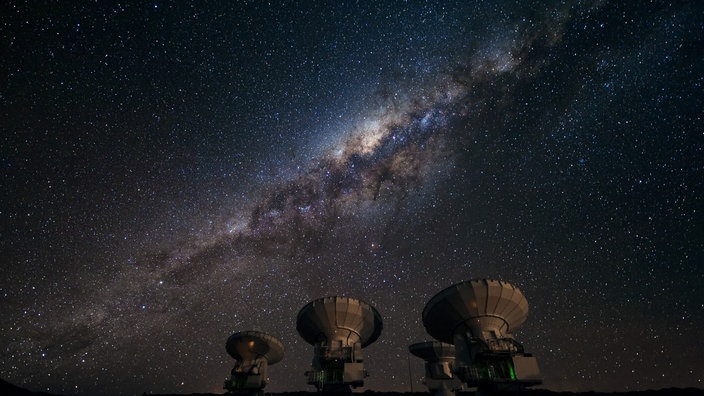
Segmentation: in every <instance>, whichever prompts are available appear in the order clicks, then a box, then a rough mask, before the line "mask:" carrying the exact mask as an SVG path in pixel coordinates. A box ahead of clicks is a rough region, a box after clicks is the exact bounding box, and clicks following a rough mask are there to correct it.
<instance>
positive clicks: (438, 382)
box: [408, 341, 462, 396]
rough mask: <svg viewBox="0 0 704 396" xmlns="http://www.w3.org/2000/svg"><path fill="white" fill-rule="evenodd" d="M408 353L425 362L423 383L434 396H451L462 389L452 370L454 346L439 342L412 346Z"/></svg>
mask: <svg viewBox="0 0 704 396" xmlns="http://www.w3.org/2000/svg"><path fill="white" fill-rule="evenodd" d="M408 351H409V352H411V353H412V354H414V355H415V356H418V357H419V358H421V359H423V360H424V361H425V379H424V381H423V383H424V384H425V386H427V387H428V390H430V392H431V393H433V394H435V396H453V395H454V394H455V390H457V389H460V388H461V387H462V383H461V381H460V380H459V379H457V378H456V377H455V376H454V375H453V373H452V370H453V368H454V363H455V346H454V345H451V344H446V343H444V342H440V341H427V342H419V343H416V344H412V345H410V346H409V347H408Z"/></svg>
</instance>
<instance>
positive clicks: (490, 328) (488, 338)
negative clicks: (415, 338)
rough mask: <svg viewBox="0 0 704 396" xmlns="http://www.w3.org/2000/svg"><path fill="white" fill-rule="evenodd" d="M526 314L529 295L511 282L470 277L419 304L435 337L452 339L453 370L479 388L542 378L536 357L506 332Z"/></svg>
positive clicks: (504, 387)
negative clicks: (468, 279) (421, 305)
mask: <svg viewBox="0 0 704 396" xmlns="http://www.w3.org/2000/svg"><path fill="white" fill-rule="evenodd" d="M527 316H528V301H526V299H525V297H524V296H523V293H521V291H520V290H519V289H518V288H516V287H514V286H513V285H511V284H509V283H507V282H502V281H498V280H491V279H473V280H470V281H465V282H461V283H458V284H456V285H453V286H450V287H448V288H447V289H445V290H442V291H441V292H439V293H438V294H436V295H435V296H434V297H433V298H431V299H430V301H429V302H428V303H427V304H426V306H425V309H423V325H424V326H425V329H426V330H427V332H428V334H430V335H431V336H432V337H433V338H435V339H437V340H438V341H442V342H445V343H451V344H454V345H455V353H456V359H457V360H456V365H455V369H454V372H455V374H457V376H458V377H459V378H460V379H462V380H463V381H464V382H465V383H466V384H467V385H468V386H470V387H474V386H476V387H478V388H479V390H487V391H494V390H514V389H523V388H525V387H527V386H531V385H537V384H541V383H542V379H541V378H540V371H539V369H538V363H537V361H536V359H535V357H533V355H531V354H529V353H525V352H524V350H523V345H521V344H520V343H518V342H517V341H516V340H514V338H513V336H512V335H511V334H510V332H512V331H514V330H516V329H517V328H518V327H519V326H520V325H521V324H523V322H525V320H526V318H527Z"/></svg>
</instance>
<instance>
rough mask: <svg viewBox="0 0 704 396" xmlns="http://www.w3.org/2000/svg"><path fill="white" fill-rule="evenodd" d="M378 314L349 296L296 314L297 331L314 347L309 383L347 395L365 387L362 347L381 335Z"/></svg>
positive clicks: (326, 299) (316, 303) (325, 300)
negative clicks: (355, 389) (353, 390)
mask: <svg viewBox="0 0 704 396" xmlns="http://www.w3.org/2000/svg"><path fill="white" fill-rule="evenodd" d="M381 329H382V322H381V315H379V312H377V310H376V309H374V307H372V306H371V305H369V304H367V303H365V302H363V301H360V300H357V299H354V298H349V297H339V296H333V297H324V298H319V299H317V300H314V301H311V302H310V303H308V304H307V305H306V306H304V307H303V308H301V310H300V312H298V319H297V321H296V330H298V334H300V335H301V337H302V338H303V339H304V340H305V341H306V342H307V343H309V344H311V345H313V346H314V353H313V365H312V369H311V370H310V371H307V372H306V376H307V377H308V384H309V385H315V387H316V388H317V389H318V391H326V392H344V393H349V392H350V391H351V388H350V387H352V388H356V387H359V386H363V385H364V378H365V377H367V376H368V374H367V372H366V370H364V364H363V361H364V355H363V353H362V348H365V347H367V346H368V345H370V344H371V343H373V342H374V341H376V339H377V338H379V336H380V335H381Z"/></svg>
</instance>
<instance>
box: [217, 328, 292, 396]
mask: <svg viewBox="0 0 704 396" xmlns="http://www.w3.org/2000/svg"><path fill="white" fill-rule="evenodd" d="M225 350H227V353H228V354H230V356H232V357H233V358H234V359H235V367H233V368H232V372H231V377H230V379H229V380H227V381H225V385H224V388H225V389H227V390H228V391H230V393H236V394H238V395H261V394H263V389H264V387H265V386H266V384H267V383H268V382H269V378H268V366H269V365H272V364H275V363H278V362H280V361H281V359H283V357H284V346H283V344H282V343H281V341H279V340H278V339H277V338H275V337H273V336H270V335H269V334H266V333H262V332H260V331H253V330H250V331H241V332H237V333H234V334H233V335H231V336H230V337H229V338H228V339H227V343H226V344H225Z"/></svg>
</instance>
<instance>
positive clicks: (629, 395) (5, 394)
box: [0, 379, 704, 396]
mask: <svg viewBox="0 0 704 396" xmlns="http://www.w3.org/2000/svg"><path fill="white" fill-rule="evenodd" d="M0 395H1V396H57V395H54V394H51V393H45V392H31V391H28V390H26V389H23V388H20V387H18V386H15V385H13V384H11V383H9V382H7V381H4V380H2V379H0ZM145 395H147V394H145ZM222 395H227V393H191V394H148V396H222ZM355 395H356V396H429V395H430V393H429V392H412V393H411V392H404V393H401V392H375V391H371V390H367V391H364V392H360V393H353V396H355ZM493 395H495V396H508V395H520V396H670V395H673V396H704V389H696V388H666V389H659V390H645V391H634V392H613V393H604V392H553V391H550V390H547V389H528V390H525V391H523V392H513V393H511V392H508V393H494V394H493ZM265 396H339V394H330V393H325V392H281V393H266V394H265ZM457 396H474V392H458V393H457Z"/></svg>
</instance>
